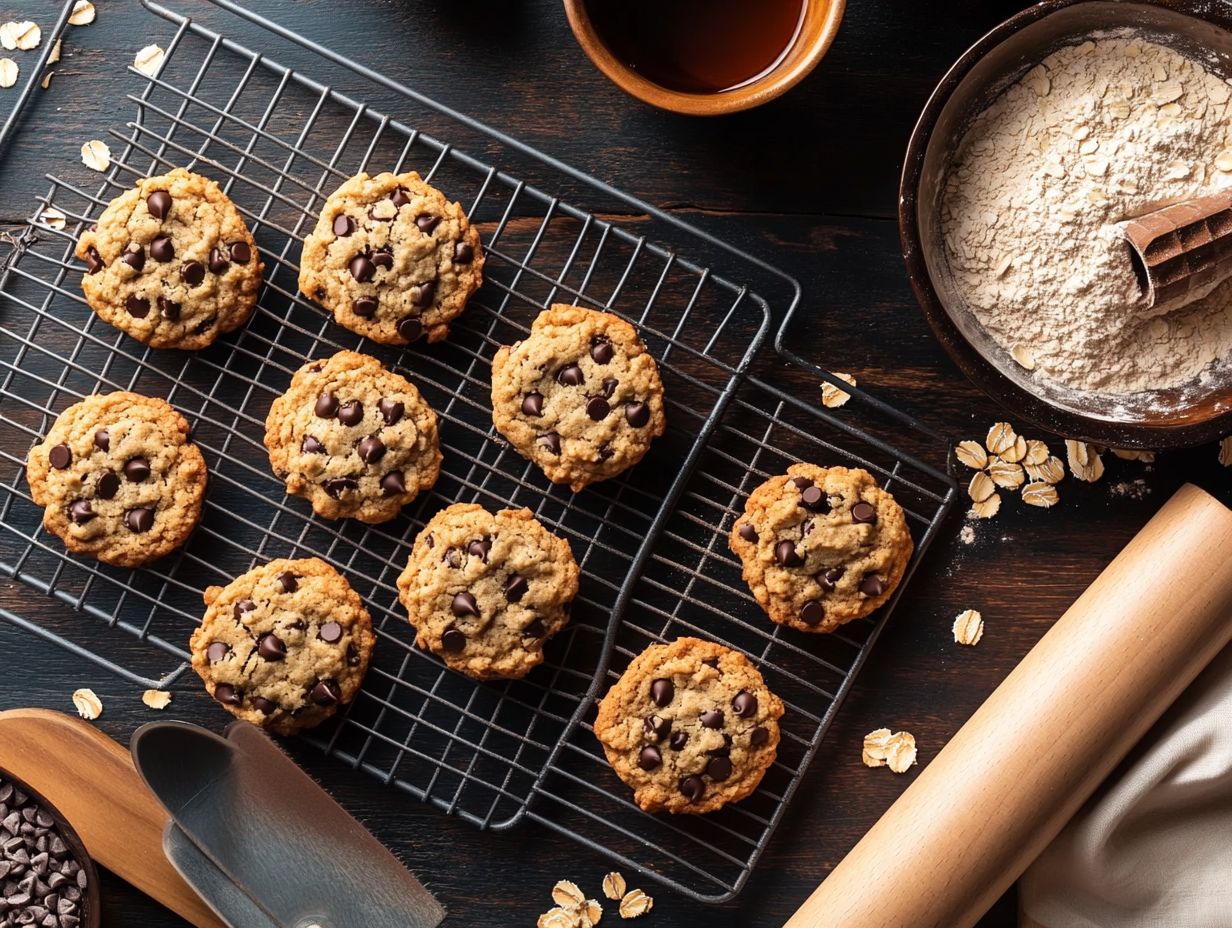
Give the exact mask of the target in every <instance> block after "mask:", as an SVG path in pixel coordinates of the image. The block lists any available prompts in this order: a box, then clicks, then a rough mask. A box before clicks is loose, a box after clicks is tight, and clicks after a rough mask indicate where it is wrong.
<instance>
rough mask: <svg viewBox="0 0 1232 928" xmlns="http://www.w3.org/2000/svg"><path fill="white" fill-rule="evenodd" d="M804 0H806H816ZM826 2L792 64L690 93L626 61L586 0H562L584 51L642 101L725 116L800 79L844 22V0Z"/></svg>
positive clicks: (776, 94) (685, 111)
mask: <svg viewBox="0 0 1232 928" xmlns="http://www.w3.org/2000/svg"><path fill="white" fill-rule="evenodd" d="M805 2H806V4H807V3H812V2H815V0H805ZM827 3H828V7H827V9H826V14H825V18H824V19H823V20H822V23H821V28H820V29H819V30H817V32H816V33H815V34H813V35H812V36H811V37H808V36H805V35H803V34H801V35H800V36H798V37H797V39H796V41H797V42H799V41H805V42H807V43H808V44H809V47H808V50H807V52H806V54H804V55H802V56H801V57H800V58H799V59H797V60H796V61H794V62H793V63H792V64H791V65H790V66H778V67H775V68H774V69H773V70H771V71H770V73H768V74H765V75H763V76H762V77H759V78H757V79H756V80H754V81H752V82H750V83H748V84H745V85H743V86H741V87H737V88H735V89H733V90H725V91H722V92H720V93H688V92H686V91H681V90H671V89H670V88H667V87H663V86H661V85H659V84H656V83H655V82H654V81H652V80H650V79H648V78H646V77H644V76H642V75H641V74H638V73H637V72H636V71H634V70H633V69H631V68H629V67H628V66H627V65H625V64H624V63H622V62H621V61H620V59H619V58H617V57H616V56H615V55H613V54H612V52H611V51H610V50H609V49H608V47H607V46H606V45H605V44H604V43H603V40H602V39H601V38H600V37H599V34H598V32H597V31H596V29H595V27H594V24H593V23H592V22H591V21H590V16H589V15H588V14H587V13H586V9H585V4H584V2H583V0H564V5H565V15H566V17H567V18H568V20H569V28H570V29H572V30H573V36H574V38H575V39H576V40H577V43H578V45H580V46H581V48H582V51H583V52H585V54H586V57H587V58H589V59H590V61H591V63H592V64H593V65H594V66H595V67H596V68H598V69H599V71H600V72H602V73H603V75H604V76H605V77H607V79H608V80H610V81H611V82H612V83H613V84H615V85H616V86H617V87H619V88H620V89H621V90H623V91H624V92H625V93H627V94H629V95H630V96H633V97H635V98H637V99H638V100H641V101H642V102H643V103H649V104H650V105H651V106H654V107H657V108H658V109H661V110H667V111H669V112H672V113H681V114H683V115H686V116H722V115H725V114H727V113H736V112H740V111H741V110H748V109H752V108H753V107H755V106H761V105H762V104H763V103H768V102H769V101H771V100H773V99H775V98H777V97H779V96H782V95H783V94H784V93H786V92H787V91H788V90H790V89H791V88H792V87H794V86H796V84H798V83H800V81H802V80H803V79H804V78H805V77H806V76H808V74H809V73H810V72H811V71H812V70H813V69H814V68H815V67H817V63H818V62H819V61H821V59H822V58H823V57H824V56H825V54H826V52H827V51H829V49H830V46H831V44H833V42H834V37H835V36H836V35H837V34H838V28H839V25H840V24H841V23H842V20H843V13H844V10H845V8H846V0H827Z"/></svg>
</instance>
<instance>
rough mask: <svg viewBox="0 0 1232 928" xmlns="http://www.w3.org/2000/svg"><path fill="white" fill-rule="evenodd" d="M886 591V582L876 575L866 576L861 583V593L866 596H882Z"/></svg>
mask: <svg viewBox="0 0 1232 928" xmlns="http://www.w3.org/2000/svg"><path fill="white" fill-rule="evenodd" d="M886 589H887V587H886V582H885V581H884V580H883V579H881V578H880V577H878V576H877V575H876V574H865V575H864V579H863V580H861V581H860V592H861V593H863V594H864V595H865V596H880V595H881V594H882V593H884V592H885V591H886Z"/></svg>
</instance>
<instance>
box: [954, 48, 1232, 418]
mask: <svg viewBox="0 0 1232 928" xmlns="http://www.w3.org/2000/svg"><path fill="white" fill-rule="evenodd" d="M1230 101H1232V92H1230V91H1229V85H1228V83H1227V82H1225V81H1224V80H1222V79H1220V78H1219V77H1217V76H1216V75H1214V74H1213V73H1211V72H1208V71H1207V70H1206V69H1205V68H1204V67H1203V66H1202V65H1201V64H1200V63H1198V62H1197V61H1195V60H1193V59H1191V58H1186V57H1184V56H1182V55H1180V54H1178V53H1177V52H1174V51H1172V50H1170V49H1168V48H1164V47H1163V46H1161V45H1157V44H1155V43H1153V42H1150V41H1147V40H1145V39H1142V38H1135V37H1132V36H1126V37H1118V38H1099V39H1097V40H1095V41H1088V42H1085V43H1084V44H1082V45H1076V46H1070V47H1067V48H1063V49H1060V50H1059V51H1057V52H1055V53H1054V54H1052V55H1050V56H1048V57H1047V58H1045V59H1044V61H1043V62H1042V63H1041V64H1040V65H1039V66H1037V67H1036V68H1034V69H1032V70H1031V71H1030V72H1029V73H1028V74H1027V75H1026V76H1024V77H1023V78H1022V80H1020V81H1019V82H1018V83H1016V84H1014V85H1012V86H1010V87H1009V89H1007V90H1006V91H1005V93H1003V94H1002V95H1001V96H1000V97H999V98H998V99H997V100H996V101H995V102H994V103H993V104H992V105H991V106H990V107H989V108H988V109H987V110H985V111H984V112H983V113H981V114H980V115H979V116H978V117H977V118H976V119H975V121H974V122H973V123H972V125H971V128H970V129H969V130H968V132H967V134H966V136H965V137H964V138H963V140H962V142H961V143H960V145H959V148H958V150H957V152H956V154H955V156H954V159H953V162H952V164H951V167H950V171H949V174H948V175H947V178H946V184H945V190H944V191H943V194H942V201H941V222H942V233H943V238H944V241H945V248H946V252H947V259H948V262H949V266H950V270H951V272H952V273H953V275H954V280H955V283H956V284H957V288H958V291H959V294H960V296H961V297H962V298H963V300H964V301H965V302H966V305H967V306H968V307H969V308H970V309H971V311H972V312H973V313H974V314H975V316H976V318H977V319H978V320H979V322H980V323H981V324H982V325H983V326H984V328H985V329H987V330H988V331H989V333H991V334H992V336H993V337H994V338H995V339H996V340H997V341H998V342H1000V343H1001V345H1002V346H1004V347H1005V348H1006V349H1007V350H1010V349H1013V348H1015V347H1016V346H1021V347H1020V349H1019V351H1018V354H1019V356H1026V355H1024V353H1023V352H1022V350H1021V348H1025V349H1027V352H1028V353H1029V354H1030V355H1034V358H1035V363H1036V374H1035V376H1041V375H1042V376H1044V377H1046V378H1049V379H1051V380H1053V381H1059V382H1061V383H1063V384H1065V385H1067V386H1069V387H1072V388H1075V389H1078V390H1084V391H1098V392H1101V393H1117V394H1127V393H1137V392H1140V391H1146V390H1156V389H1166V388H1169V387H1175V386H1180V385H1184V384H1187V383H1189V382H1191V381H1194V380H1195V379H1197V378H1199V377H1200V376H1201V377H1203V378H1209V377H1210V375H1211V374H1210V372H1211V368H1212V367H1213V365H1214V363H1215V362H1217V361H1220V360H1225V361H1226V360H1229V359H1232V282H1227V283H1225V284H1222V285H1220V287H1218V288H1217V289H1216V290H1214V291H1213V292H1212V293H1210V294H1209V295H1207V296H1206V297H1205V298H1203V299H1202V300H1199V301H1197V302H1195V303H1191V304H1189V305H1188V306H1185V307H1183V308H1182V309H1180V310H1177V311H1175V312H1172V313H1169V314H1166V315H1162V316H1156V317H1155V318H1151V315H1150V313H1148V312H1147V310H1146V304H1145V299H1144V298H1143V296H1142V293H1141V291H1140V289H1139V285H1138V283H1137V280H1136V278H1135V276H1134V272H1133V268H1132V265H1131V263H1130V258H1129V250H1128V248H1127V246H1126V244H1125V243H1124V241H1123V239H1122V238H1121V237H1120V235H1119V234H1118V233H1117V231H1116V230H1115V229H1114V228H1113V227H1112V224H1113V223H1115V222H1119V221H1120V220H1123V219H1126V218H1129V217H1130V216H1132V215H1136V214H1140V213H1143V212H1146V211H1148V210H1149V209H1150V208H1152V207H1157V206H1162V205H1165V204H1167V203H1170V202H1176V201H1178V200H1182V199H1187V198H1189V197H1192V196H1196V195H1200V194H1205V193H1211V192H1214V191H1215V190H1218V189H1220V188H1223V187H1228V186H1232V173H1228V172H1229V171H1232V152H1229V148H1230V147H1232V122H1230V116H1232V102H1230ZM1221 155H1222V156H1223V157H1221ZM1217 161H1218V163H1219V165H1220V166H1221V167H1223V168H1224V169H1225V170H1222V171H1221V170H1219V169H1218V168H1217V167H1216V162H1217Z"/></svg>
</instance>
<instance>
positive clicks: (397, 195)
mask: <svg viewBox="0 0 1232 928" xmlns="http://www.w3.org/2000/svg"><path fill="white" fill-rule="evenodd" d="M389 201H390V202H391V203H393V205H394V206H396V207H397V208H398V209H401V208H402V207H404V206H406V204H408V203H410V202H411V197H410V195H409V194H408V193H407V192H406V190H404V189H403V188H402V187H399V188H398V189H397V190H395V191H394V192H393V193H392V194H390V196H389Z"/></svg>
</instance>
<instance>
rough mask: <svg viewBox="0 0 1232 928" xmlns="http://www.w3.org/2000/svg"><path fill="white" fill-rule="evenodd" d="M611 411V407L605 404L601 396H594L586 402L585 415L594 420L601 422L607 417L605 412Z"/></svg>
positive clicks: (605, 401)
mask: <svg viewBox="0 0 1232 928" xmlns="http://www.w3.org/2000/svg"><path fill="white" fill-rule="evenodd" d="M611 411H612V407H611V406H609V405H608V404H607V400H605V399H604V398H603V397H601V396H596V397H594V398H592V399H591V401H590V402H589V403H587V404H586V415H588V416H590V418H592V419H594V420H595V421H596V422H602V421H603V420H604V419H606V418H607V414H608V413H610V412H611Z"/></svg>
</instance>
